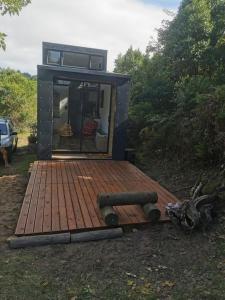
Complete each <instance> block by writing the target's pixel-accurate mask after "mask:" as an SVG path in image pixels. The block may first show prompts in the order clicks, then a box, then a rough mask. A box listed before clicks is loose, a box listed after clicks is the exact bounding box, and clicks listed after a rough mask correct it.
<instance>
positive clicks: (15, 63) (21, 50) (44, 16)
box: [0, 0, 165, 74]
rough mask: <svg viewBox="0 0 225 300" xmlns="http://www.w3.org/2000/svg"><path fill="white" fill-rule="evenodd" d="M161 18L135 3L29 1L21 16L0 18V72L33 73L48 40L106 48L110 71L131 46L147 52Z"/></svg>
mask: <svg viewBox="0 0 225 300" xmlns="http://www.w3.org/2000/svg"><path fill="white" fill-rule="evenodd" d="M163 18H165V14H164V13H163V11H162V9H161V8H160V7H157V6H152V5H146V4H144V3H142V2H140V1H139V0H80V1H78V0H65V1H62V0H33V1H32V4H31V5H29V6H27V7H26V8H24V9H23V11H22V12H21V14H20V16H19V17H17V16H14V17H9V16H4V17H0V19H1V27H0V31H3V32H5V33H7V35H8V37H7V50H6V52H5V53H4V52H3V51H2V50H0V67H11V68H14V69H19V70H21V71H23V72H30V73H32V74H35V73H36V65H37V64H41V43H42V41H47V42H56V43H64V44H71V45H79V46H86V47H95V48H102V49H107V50H109V53H108V69H109V70H112V69H113V63H114V60H115V58H116V57H117V55H118V54H119V53H120V52H125V51H126V50H127V48H128V47H129V46H130V45H133V47H134V48H140V49H141V50H143V51H144V50H145V48H146V45H147V43H148V41H149V38H150V36H151V35H155V34H156V32H155V28H158V27H159V26H160V23H161V21H162V20H163Z"/></svg>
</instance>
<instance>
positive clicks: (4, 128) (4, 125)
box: [0, 124, 8, 135]
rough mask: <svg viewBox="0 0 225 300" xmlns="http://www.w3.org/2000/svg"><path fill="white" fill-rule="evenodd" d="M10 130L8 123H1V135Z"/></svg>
mask: <svg viewBox="0 0 225 300" xmlns="http://www.w3.org/2000/svg"><path fill="white" fill-rule="evenodd" d="M7 134H8V130H7V126H6V124H0V135H7Z"/></svg>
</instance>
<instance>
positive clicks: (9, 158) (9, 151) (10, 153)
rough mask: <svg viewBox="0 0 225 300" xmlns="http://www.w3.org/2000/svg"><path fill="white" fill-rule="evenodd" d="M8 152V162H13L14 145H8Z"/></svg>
mask: <svg viewBox="0 0 225 300" xmlns="http://www.w3.org/2000/svg"><path fill="white" fill-rule="evenodd" d="M6 150H7V154H8V163H11V162H12V153H13V151H12V147H8V148H7V149H6Z"/></svg>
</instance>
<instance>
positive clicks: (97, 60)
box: [90, 55, 103, 70]
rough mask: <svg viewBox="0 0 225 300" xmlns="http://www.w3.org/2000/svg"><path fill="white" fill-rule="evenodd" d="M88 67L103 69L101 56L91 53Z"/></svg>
mask: <svg viewBox="0 0 225 300" xmlns="http://www.w3.org/2000/svg"><path fill="white" fill-rule="evenodd" d="M90 69H91V70H102V69H103V57H102V56H96V55H92V56H91V61H90Z"/></svg>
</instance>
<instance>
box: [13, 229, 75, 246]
mask: <svg viewBox="0 0 225 300" xmlns="http://www.w3.org/2000/svg"><path fill="white" fill-rule="evenodd" d="M8 243H9V247H10V248H12V249H17V248H25V247H34V246H44V245H53V244H67V243H70V233H69V232H68V233H59V234H49V235H34V236H22V237H11V238H9V239H8Z"/></svg>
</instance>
